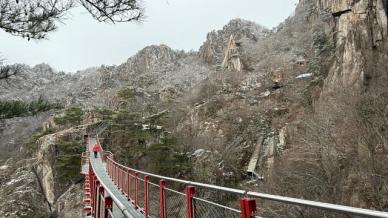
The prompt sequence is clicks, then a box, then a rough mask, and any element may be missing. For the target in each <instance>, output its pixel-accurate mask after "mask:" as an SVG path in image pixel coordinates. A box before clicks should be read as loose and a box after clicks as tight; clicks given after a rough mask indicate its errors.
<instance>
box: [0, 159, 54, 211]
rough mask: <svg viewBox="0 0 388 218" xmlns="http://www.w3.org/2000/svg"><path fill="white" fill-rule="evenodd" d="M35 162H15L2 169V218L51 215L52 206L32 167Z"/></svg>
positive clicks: (0, 207)
mask: <svg viewBox="0 0 388 218" xmlns="http://www.w3.org/2000/svg"><path fill="white" fill-rule="evenodd" d="M33 163H34V160H22V161H18V162H15V161H13V160H11V159H10V160H9V161H7V163H6V164H5V165H3V166H1V167H0V175H1V180H0V181H1V182H0V214H1V216H2V217H12V218H16V217H33V216H34V215H49V214H50V206H49V204H48V203H47V201H46V199H45V196H44V195H43V194H42V190H41V189H42V187H41V184H40V182H39V180H38V179H37V177H36V175H35V173H34V171H33V170H32V165H33Z"/></svg>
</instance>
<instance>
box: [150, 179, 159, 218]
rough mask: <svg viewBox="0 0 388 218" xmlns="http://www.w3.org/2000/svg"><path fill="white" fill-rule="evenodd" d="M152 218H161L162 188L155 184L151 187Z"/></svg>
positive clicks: (151, 184)
mask: <svg viewBox="0 0 388 218" xmlns="http://www.w3.org/2000/svg"><path fill="white" fill-rule="evenodd" d="M149 201H150V217H159V215H160V205H159V204H160V187H159V185H157V184H155V183H150V186H149Z"/></svg>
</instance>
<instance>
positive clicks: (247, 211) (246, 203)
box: [240, 198, 256, 218]
mask: <svg viewBox="0 0 388 218" xmlns="http://www.w3.org/2000/svg"><path fill="white" fill-rule="evenodd" d="M240 207H241V218H251V217H252V215H253V214H254V213H256V201H255V199H252V198H242V199H240Z"/></svg>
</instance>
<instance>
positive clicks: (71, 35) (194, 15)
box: [0, 0, 298, 72]
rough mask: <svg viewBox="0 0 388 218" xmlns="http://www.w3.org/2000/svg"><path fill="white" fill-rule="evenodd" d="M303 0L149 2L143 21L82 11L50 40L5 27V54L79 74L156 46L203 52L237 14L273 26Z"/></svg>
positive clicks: (0, 43)
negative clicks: (109, 19) (103, 18)
mask: <svg viewBox="0 0 388 218" xmlns="http://www.w3.org/2000/svg"><path fill="white" fill-rule="evenodd" d="M297 2H298V0H240V1H236V0H145V7H146V16H147V17H146V19H145V21H144V22H143V23H141V24H137V23H124V24H115V25H112V24H104V23H99V22H97V21H95V20H93V18H91V16H90V15H89V14H88V13H87V12H86V11H85V10H84V9H83V8H76V9H74V10H72V11H71V13H70V15H69V18H68V20H66V21H65V22H66V24H65V25H63V24H60V25H59V29H58V30H57V31H56V32H54V33H51V34H50V35H49V39H48V40H43V41H27V40H25V39H22V38H20V37H15V36H11V35H9V34H7V33H5V32H4V31H2V30H0V55H1V56H2V57H3V58H5V59H7V63H9V64H11V63H26V64H29V65H35V64H39V63H43V62H44V63H48V64H50V65H51V66H52V67H54V68H55V69H57V70H59V71H65V72H75V71H77V70H82V69H85V68H88V67H92V66H100V65H102V64H105V65H112V64H120V63H123V62H124V61H126V60H127V59H128V58H129V57H130V56H132V55H134V54H135V53H136V52H137V51H138V50H140V49H142V48H144V47H145V46H148V45H152V44H166V45H168V46H170V47H172V48H174V49H184V50H190V49H193V50H198V49H199V47H200V45H201V44H202V43H203V42H204V41H205V39H206V34H207V33H208V32H210V31H211V30H214V29H221V28H222V27H223V26H224V25H225V24H227V23H228V22H229V21H230V20H231V19H233V18H237V17H239V18H243V19H247V20H251V21H254V22H256V23H258V24H261V25H263V26H266V27H268V28H272V27H275V26H277V25H278V24H279V23H280V22H282V21H283V20H284V19H285V18H287V17H288V16H289V15H291V14H292V13H293V11H294V9H295V5H296V3H297Z"/></svg>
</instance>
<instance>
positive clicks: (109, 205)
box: [104, 197, 113, 218]
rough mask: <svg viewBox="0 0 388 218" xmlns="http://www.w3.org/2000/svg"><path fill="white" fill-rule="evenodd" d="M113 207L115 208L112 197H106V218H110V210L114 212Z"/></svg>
mask: <svg viewBox="0 0 388 218" xmlns="http://www.w3.org/2000/svg"><path fill="white" fill-rule="evenodd" d="M112 206H113V200H112V198H111V197H106V198H105V205H104V208H105V210H104V218H108V217H109V210H112Z"/></svg>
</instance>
